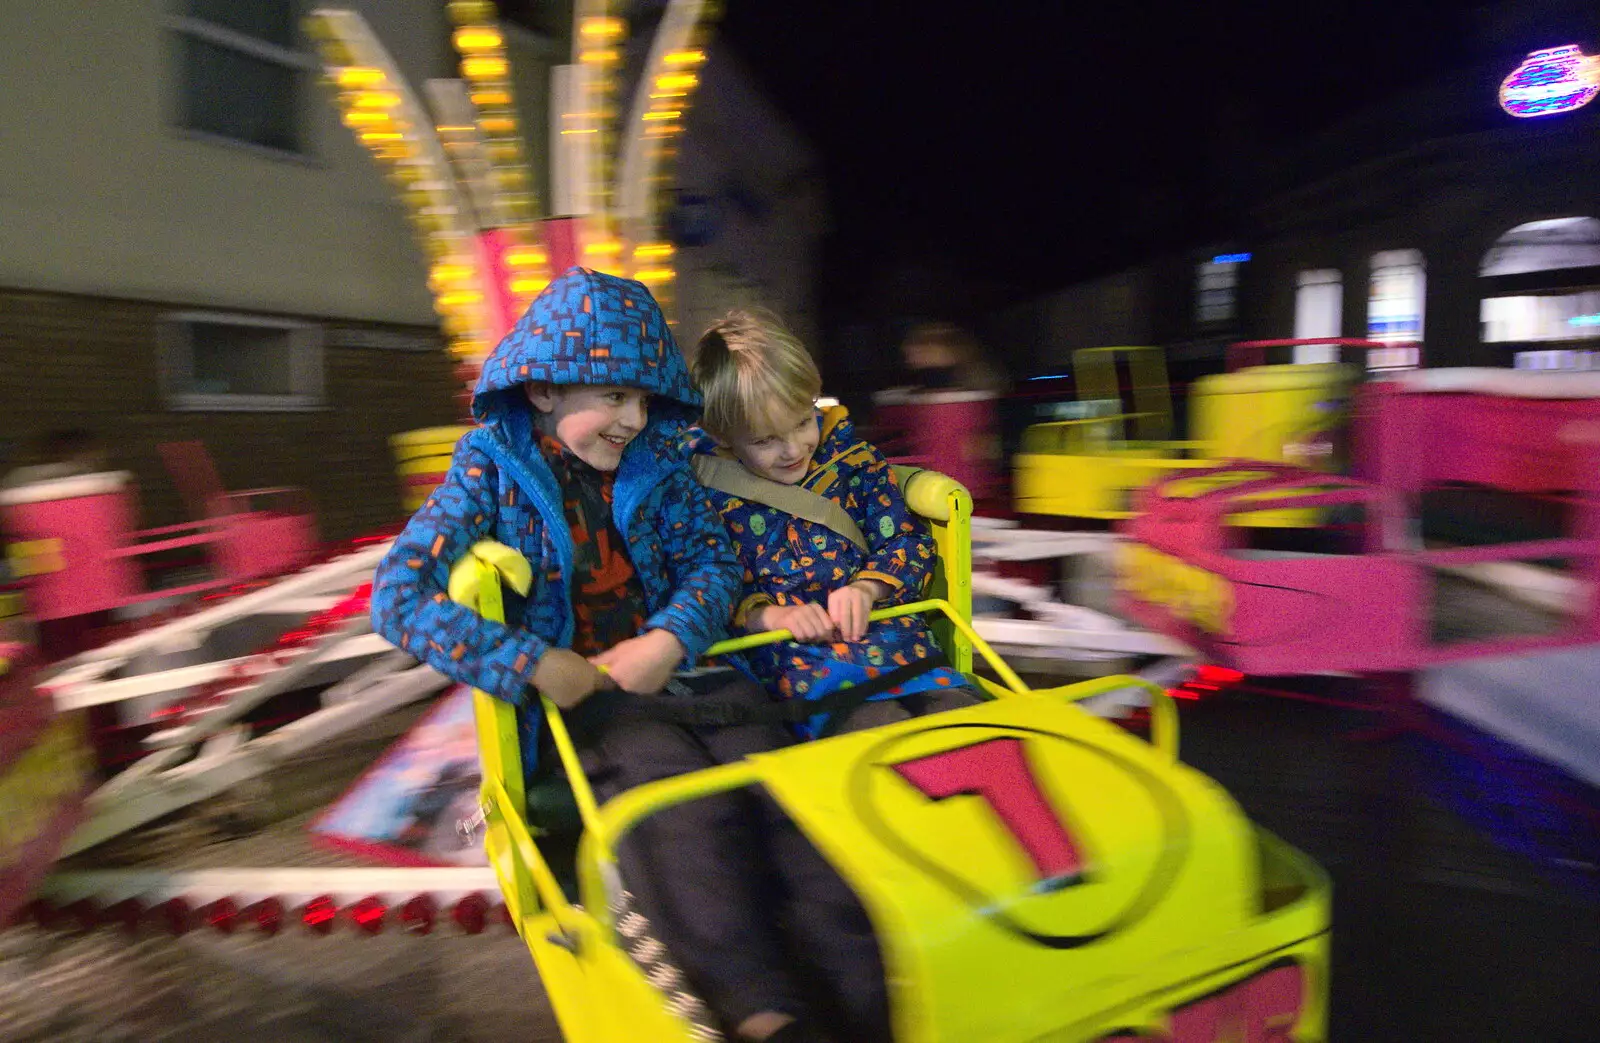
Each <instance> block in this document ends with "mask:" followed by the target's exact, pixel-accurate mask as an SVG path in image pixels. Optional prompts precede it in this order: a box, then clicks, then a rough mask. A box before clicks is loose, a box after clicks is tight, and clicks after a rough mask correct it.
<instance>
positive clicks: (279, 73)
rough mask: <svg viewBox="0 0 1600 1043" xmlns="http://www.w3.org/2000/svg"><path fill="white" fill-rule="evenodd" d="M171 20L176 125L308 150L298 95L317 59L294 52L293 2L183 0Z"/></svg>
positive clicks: (216, 135)
mask: <svg viewBox="0 0 1600 1043" xmlns="http://www.w3.org/2000/svg"><path fill="white" fill-rule="evenodd" d="M181 10H182V12H183V13H182V14H180V15H176V16H174V17H172V18H170V19H169V20H168V23H167V24H168V26H169V28H170V29H171V30H172V35H173V60H174V62H175V65H176V76H177V123H178V125H179V126H180V127H182V128H183V129H184V130H187V131H191V132H193V133H195V134H200V135H204V136H206V137H212V138H220V139H223V140H227V141H233V142H242V143H245V144H249V145H256V146H260V147H262V148H268V149H272V150H274V151H276V152H290V153H298V152H302V151H304V144H303V142H302V140H301V129H300V122H301V121H300V105H301V93H302V90H303V87H304V85H305V83H306V80H307V75H306V74H307V71H308V70H310V69H312V68H314V63H313V61H312V59H311V58H310V57H309V56H308V55H306V54H303V53H301V52H300V51H299V50H297V45H298V38H299V34H298V31H297V29H296V21H297V19H298V17H299V14H300V12H299V11H298V4H297V2H296V0H186V2H185V3H184V4H183V5H182V7H181Z"/></svg>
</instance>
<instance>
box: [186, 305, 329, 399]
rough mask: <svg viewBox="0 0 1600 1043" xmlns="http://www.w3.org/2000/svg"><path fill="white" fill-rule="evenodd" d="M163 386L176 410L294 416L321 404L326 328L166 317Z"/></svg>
mask: <svg viewBox="0 0 1600 1043" xmlns="http://www.w3.org/2000/svg"><path fill="white" fill-rule="evenodd" d="M161 368H162V382H163V387H164V389H165V392H166V399H167V404H168V406H170V407H171V408H173V409H213V410H294V409H310V408H314V407H316V406H319V405H321V404H322V389H323V379H322V327H321V326H318V325H317V324H315V323H309V322H297V321H295V320H292V319H276V318H268V317H263V316H254V315H230V314H224V313H220V312H174V313H172V314H169V315H167V316H165V323H164V329H163V336H162V367H161Z"/></svg>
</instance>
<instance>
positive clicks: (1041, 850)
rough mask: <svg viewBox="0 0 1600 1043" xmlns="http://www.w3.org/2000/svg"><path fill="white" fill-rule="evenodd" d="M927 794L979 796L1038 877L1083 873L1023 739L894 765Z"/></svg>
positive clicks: (998, 741) (937, 797)
mask: <svg viewBox="0 0 1600 1043" xmlns="http://www.w3.org/2000/svg"><path fill="white" fill-rule="evenodd" d="M894 770H895V771H897V772H899V773H900V775H901V777H902V778H904V779H905V780H906V781H907V782H909V783H911V785H913V786H915V787H916V788H917V789H918V790H920V791H921V792H922V794H923V795H924V796H926V797H928V798H929V799H930V800H944V799H946V798H948V797H956V796H977V797H982V798H983V800H984V801H985V802H986V803H987V804H988V805H989V807H990V808H991V809H992V810H993V811H994V813H995V815H996V816H998V817H999V819H1000V821H1001V822H1002V823H1004V825H1005V827H1006V829H1008V830H1010V831H1011V835H1012V836H1013V837H1015V838H1016V840H1017V843H1019V844H1021V845H1022V850H1023V851H1025V852H1027V854H1028V857H1029V858H1030V859H1032V860H1033V867H1034V869H1035V870H1036V871H1037V872H1038V874H1039V879H1041V880H1051V879H1057V878H1061V877H1076V876H1079V875H1081V874H1082V873H1083V856H1082V854H1081V853H1080V852H1079V850H1078V845H1077V844H1075V843H1074V842H1073V840H1072V837H1071V836H1070V835H1068V833H1067V829H1066V827H1065V826H1064V825H1063V824H1062V822H1061V819H1060V817H1059V816H1058V815H1057V814H1056V811H1055V809H1054V808H1052V807H1051V806H1050V802H1049V801H1048V800H1046V799H1045V795H1044V793H1043V791H1042V790H1040V788H1039V780H1038V779H1036V778H1035V777H1034V774H1033V769H1032V768H1031V767H1030V766H1029V765H1028V758H1027V756H1026V754H1025V753H1024V752H1023V749H1022V740H1021V739H1014V738H1000V739H989V740H987V741H985V742H980V743H974V744H973V745H971V746H963V747H961V748H960V749H956V750H946V751H944V752H943V753H935V754H931V755H929V756H927V757H918V758H917V759H916V760H909V761H902V762H901V763H899V764H896V765H894Z"/></svg>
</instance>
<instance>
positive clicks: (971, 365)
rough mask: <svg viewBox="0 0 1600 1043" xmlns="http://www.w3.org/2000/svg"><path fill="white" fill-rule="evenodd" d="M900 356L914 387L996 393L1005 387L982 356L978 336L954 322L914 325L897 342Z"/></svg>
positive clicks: (926, 389)
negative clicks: (902, 338) (901, 339)
mask: <svg viewBox="0 0 1600 1043" xmlns="http://www.w3.org/2000/svg"><path fill="white" fill-rule="evenodd" d="M900 356H901V358H902V359H903V360H904V361H905V364H906V369H907V370H909V371H910V373H911V381H912V383H911V387H912V389H914V390H923V391H987V392H990V393H992V394H996V395H998V394H1002V393H1003V392H1004V391H1005V389H1006V381H1005V377H1004V375H1003V374H1002V373H1001V372H1000V370H999V369H998V368H997V367H996V366H994V365H993V364H992V363H990V362H989V361H988V360H987V359H985V358H984V357H983V350H982V348H980V347H979V345H978V340H977V338H976V337H974V336H973V335H972V334H970V333H968V332H967V331H966V330H964V329H962V328H961V327H960V326H957V325H955V324H953V323H948V322H925V323H921V324H920V325H917V326H913V327H912V328H911V330H910V331H909V332H907V334H906V337H905V340H904V341H902V342H901V344H900Z"/></svg>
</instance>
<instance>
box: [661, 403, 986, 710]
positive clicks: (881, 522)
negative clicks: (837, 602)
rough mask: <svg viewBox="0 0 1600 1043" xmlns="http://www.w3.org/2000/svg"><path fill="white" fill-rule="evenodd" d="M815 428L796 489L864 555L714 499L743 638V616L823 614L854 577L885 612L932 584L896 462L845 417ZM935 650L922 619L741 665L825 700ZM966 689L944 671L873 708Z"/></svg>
mask: <svg viewBox="0 0 1600 1043" xmlns="http://www.w3.org/2000/svg"><path fill="white" fill-rule="evenodd" d="M817 425H818V440H817V448H816V451H815V452H814V453H812V456H811V467H810V468H809V469H808V470H807V472H806V476H805V478H804V479H803V480H802V481H801V482H800V487H801V488H802V489H806V490H808V491H810V492H814V493H816V494H817V495H818V496H822V497H825V498H827V499H830V500H832V501H834V502H835V503H837V504H838V505H839V506H840V507H843V508H844V510H845V513H847V514H849V515H850V517H851V519H852V520H853V521H855V523H856V524H857V525H858V526H859V527H860V528H861V532H862V535H863V536H864V537H865V539H866V541H867V547H866V549H865V550H863V549H862V548H860V547H857V546H856V545H855V544H854V543H852V542H851V541H850V540H849V539H847V538H846V537H844V536H841V535H839V534H838V533H836V532H834V531H833V530H832V529H830V528H828V527H827V526H825V525H822V524H820V523H818V522H813V521H807V520H805V519H803V518H797V517H795V516H794V515H792V514H788V513H786V512H784V511H782V510H779V509H778V508H776V507H772V506H769V505H767V504H763V503H754V502H751V501H748V500H743V499H740V498H739V497H737V496H731V495H729V494H728V493H725V492H721V491H718V490H715V489H713V490H710V495H711V502H712V503H713V504H715V505H716V507H717V510H718V511H719V512H721V514H722V520H723V522H725V523H726V524H727V526H728V532H729V533H730V535H731V538H732V540H733V544H734V547H735V548H736V550H737V551H738V555H739V561H740V565H741V578H742V580H743V592H744V595H745V596H744V600H743V601H741V602H740V604H739V609H738V612H737V613H736V614H735V617H734V626H735V628H736V629H743V628H744V626H745V619H746V617H747V616H748V615H749V614H750V613H751V612H753V611H754V610H755V609H757V608H759V607H761V606H763V605H798V604H804V603H807V602H814V603H816V604H820V605H826V604H827V603H828V595H829V594H830V593H831V592H833V591H835V590H837V589H839V588H840V587H842V586H845V585H846V584H848V583H851V582H853V581H855V580H858V579H873V580H877V581H878V582H879V583H882V584H883V585H884V586H886V587H888V588H889V590H890V592H889V595H888V596H887V597H886V598H885V599H884V602H883V604H884V605H905V604H910V603H911V602H913V601H917V600H920V599H921V598H922V596H923V592H924V591H925V590H926V589H927V585H928V581H929V580H930V579H932V577H933V568H934V563H935V556H936V550H937V548H936V546H935V544H934V541H933V534H932V533H931V532H930V531H929V530H928V523H927V522H926V521H924V520H922V519H921V518H919V517H917V516H916V515H914V514H912V513H911V509H910V508H909V507H907V506H906V501H905V497H904V496H902V495H901V493H900V486H899V483H898V482H897V481H896V480H895V477H894V471H893V469H892V468H891V467H890V466H889V461H887V460H885V459H884V457H883V454H882V453H881V452H879V451H878V449H877V448H876V447H875V446H873V445H871V444H870V443H867V442H863V441H860V440H858V439H857V438H856V433H855V428H854V426H852V424H851V423H850V417H849V414H848V413H847V412H846V411H845V409H844V407H842V406H834V407H833V408H831V409H828V410H825V411H823V412H821V413H819V414H818V416H817ZM685 438H686V439H687V440H688V442H689V445H690V448H691V449H693V450H694V451H695V452H699V453H723V454H724V455H726V450H723V449H720V448H719V447H718V445H717V443H716V441H715V440H714V439H713V438H712V437H711V436H710V435H708V434H706V433H705V432H703V431H701V430H700V429H699V428H695V429H693V430H691V431H690V432H688V434H687V435H686V436H685ZM937 649H938V645H937V644H935V642H934V639H933V635H932V634H931V633H930V632H929V630H928V628H927V626H926V624H925V623H924V622H923V620H922V619H921V617H917V616H901V617H898V618H895V619H882V620H879V621H878V622H876V623H873V624H872V625H871V626H870V627H868V628H867V636H866V638H865V639H864V640H862V641H855V642H845V641H833V642H826V643H821V644H806V643H801V642H797V641H784V642H780V643H778V644H775V645H767V646H765V647H762V648H757V649H752V650H751V651H750V652H748V653H746V656H747V657H748V660H749V664H750V666H751V667H752V668H753V669H754V670H755V674H756V676H757V677H758V678H759V679H760V680H761V681H762V683H763V684H765V686H766V688H767V691H768V692H769V693H770V694H771V695H773V696H776V697H777V698H779V699H820V698H822V697H823V696H825V695H828V694H830V693H832V692H835V691H837V690H838V689H840V688H841V687H844V686H845V685H853V684H860V683H861V682H862V681H864V680H867V679H869V678H873V677H877V676H878V675H879V674H880V673H882V672H884V671H888V670H893V669H895V668H897V667H901V666H906V665H908V664H910V663H912V662H913V661H916V660H921V659H926V658H928V656H929V655H930V654H931V653H933V652H934V651H936V650H937ZM964 684H966V681H965V680H964V679H963V678H962V676H961V675H960V674H959V673H957V672H956V671H954V670H951V669H949V668H947V667H939V668H936V669H933V670H931V671H929V672H928V673H925V674H922V675H921V676H918V677H915V678H911V679H910V680H907V681H906V682H905V683H904V684H902V685H898V686H896V687H894V688H891V689H889V690H888V691H887V692H885V693H883V694H882V695H879V696H877V697H876V698H879V699H892V698H895V697H896V696H898V695H902V694H910V693H912V692H922V691H929V690H935V689H949V688H953V687H956V686H958V685H964ZM821 723H822V719H821V718H813V719H812V720H811V721H810V722H809V723H807V724H805V725H802V726H799V727H798V728H797V730H798V731H799V732H800V733H801V734H802V735H806V736H814V735H815V734H816V733H817V730H818V729H819V728H820V726H821Z"/></svg>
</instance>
